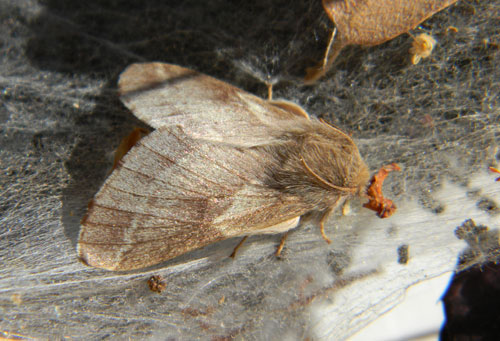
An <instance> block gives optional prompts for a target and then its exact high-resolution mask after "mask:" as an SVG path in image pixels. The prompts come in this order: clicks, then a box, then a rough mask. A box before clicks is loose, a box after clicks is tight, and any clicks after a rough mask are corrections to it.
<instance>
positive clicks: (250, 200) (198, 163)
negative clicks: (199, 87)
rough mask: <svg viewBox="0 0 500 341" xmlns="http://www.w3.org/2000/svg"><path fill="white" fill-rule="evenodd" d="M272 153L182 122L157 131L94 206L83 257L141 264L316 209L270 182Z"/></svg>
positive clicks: (124, 266) (85, 225)
mask: <svg viewBox="0 0 500 341" xmlns="http://www.w3.org/2000/svg"><path fill="white" fill-rule="evenodd" d="M266 158H268V156H267V155H266V151H265V150H259V151H252V150H241V149H238V148H233V147H231V146H230V145H226V144H220V143H210V142H206V141H200V140H195V139H192V138H190V137H188V136H186V135H185V134H184V133H183V132H182V130H181V129H180V128H176V127H171V128H160V129H158V130H156V131H154V132H152V133H151V134H150V135H148V136H147V137H145V138H143V139H142V140H141V141H139V142H138V143H137V144H136V145H135V146H134V147H133V148H132V149H131V150H130V152H129V153H128V154H127V155H125V157H124V158H123V159H122V160H121V161H120V162H119V163H118V166H117V168H116V169H115V170H114V171H113V173H112V175H111V176H110V177H109V178H108V179H107V180H106V182H105V183H104V185H103V186H102V188H101V189H100V191H99V192H98V193H97V194H96V196H95V198H94V199H93V201H92V202H91V204H90V205H89V210H88V213H87V215H86V217H85V218H84V219H83V221H82V228H81V232H80V239H79V243H78V253H79V256H80V258H81V259H82V260H83V261H84V262H85V263H87V264H89V265H92V266H95V267H99V268H104V269H109V270H131V269H136V268H142V267H146V266H149V265H153V264H156V263H159V262H161V261H163V260H167V259H170V258H173V257H176V256H178V255H180V254H183V253H185V252H188V251H190V250H193V249H196V248H199V247H202V246H205V245H207V244H210V243H213V242H215V241H218V240H221V239H226V238H229V237H232V236H237V235H246V234H252V233H253V232H256V231H257V230H261V229H265V228H266V227H269V226H273V225H277V224H280V223H283V222H287V221H290V220H291V219H293V218H297V217H298V216H300V215H301V214H303V213H304V212H306V211H307V210H309V209H310V208H309V207H305V205H304V204H303V203H302V201H301V199H300V198H298V197H296V196H294V195H284V194H283V193H281V192H280V191H279V190H277V189H273V188H269V187H267V186H266V184H265V183H264V179H265V175H264V174H265V172H266V163H265V162H262V159H266ZM297 222H298V219H297ZM297 222H296V223H297ZM296 223H295V225H296ZM295 225H293V226H288V229H289V228H292V227H294V226H295ZM278 232H279V231H278ZM261 233H262V232H261Z"/></svg>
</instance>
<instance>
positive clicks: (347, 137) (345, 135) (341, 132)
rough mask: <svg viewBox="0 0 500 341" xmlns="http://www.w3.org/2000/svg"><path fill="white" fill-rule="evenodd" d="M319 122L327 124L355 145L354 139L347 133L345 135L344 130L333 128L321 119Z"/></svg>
mask: <svg viewBox="0 0 500 341" xmlns="http://www.w3.org/2000/svg"><path fill="white" fill-rule="evenodd" d="M319 121H320V122H321V123H323V124H325V125H326V126H327V127H330V128H331V129H333V130H334V131H336V132H337V133H339V134H341V135H342V136H344V137H345V138H346V139H348V140H349V141H351V143H352V144H354V141H353V140H352V138H351V137H350V136H349V135H347V134H346V133H344V132H343V131H342V130H340V129H339V128H336V127H334V126H332V125H331V124H330V123H328V122H327V121H325V120H324V119H322V118H320V119H319Z"/></svg>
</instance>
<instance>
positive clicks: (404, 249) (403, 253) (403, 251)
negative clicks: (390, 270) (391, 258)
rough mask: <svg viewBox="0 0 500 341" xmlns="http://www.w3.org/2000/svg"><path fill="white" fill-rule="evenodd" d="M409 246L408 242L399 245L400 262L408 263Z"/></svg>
mask: <svg viewBox="0 0 500 341" xmlns="http://www.w3.org/2000/svg"><path fill="white" fill-rule="evenodd" d="M409 248H410V247H409V246H408V244H403V245H400V246H399V247H398V263H399V264H408V260H409Z"/></svg>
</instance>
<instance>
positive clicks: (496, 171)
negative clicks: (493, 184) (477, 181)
mask: <svg viewBox="0 0 500 341" xmlns="http://www.w3.org/2000/svg"><path fill="white" fill-rule="evenodd" d="M490 171H492V172H493V173H497V174H500V170H498V169H496V168H495V167H490ZM495 181H500V177H498V178H496V180H495Z"/></svg>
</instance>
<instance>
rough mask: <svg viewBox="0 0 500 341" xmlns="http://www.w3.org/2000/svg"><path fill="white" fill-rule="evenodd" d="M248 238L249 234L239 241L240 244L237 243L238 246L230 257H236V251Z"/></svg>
mask: <svg viewBox="0 0 500 341" xmlns="http://www.w3.org/2000/svg"><path fill="white" fill-rule="evenodd" d="M247 238H248V236H245V237H243V238H241V240H240V242H239V243H238V245H236V247H235V248H234V250H233V252H232V253H231V255H230V256H229V257H231V258H232V259H234V258H235V257H236V252H237V251H238V249H239V248H240V247H241V245H243V243H244V242H245V240H247Z"/></svg>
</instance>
